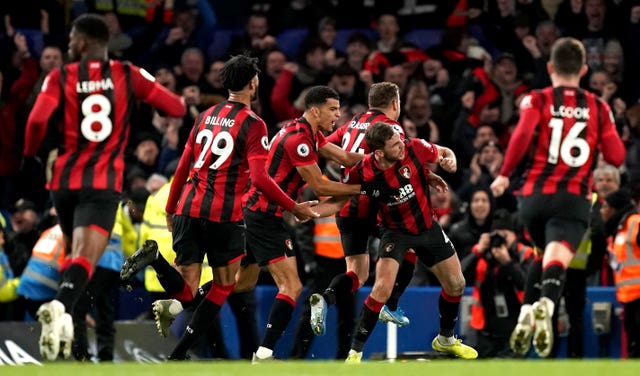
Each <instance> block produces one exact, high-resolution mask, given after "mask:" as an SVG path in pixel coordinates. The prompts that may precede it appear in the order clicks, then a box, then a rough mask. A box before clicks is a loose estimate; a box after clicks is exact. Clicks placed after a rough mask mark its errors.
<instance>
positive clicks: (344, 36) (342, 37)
mask: <svg viewBox="0 0 640 376" xmlns="http://www.w3.org/2000/svg"><path fill="white" fill-rule="evenodd" d="M353 33H362V34H364V35H366V36H367V37H369V39H370V40H371V42H374V41H376V40H378V32H377V31H375V30H373V29H338V30H336V40H335V41H334V42H333V46H334V47H335V48H336V50H337V51H338V52H342V53H346V52H347V42H348V41H349V38H350V37H351V34H353Z"/></svg>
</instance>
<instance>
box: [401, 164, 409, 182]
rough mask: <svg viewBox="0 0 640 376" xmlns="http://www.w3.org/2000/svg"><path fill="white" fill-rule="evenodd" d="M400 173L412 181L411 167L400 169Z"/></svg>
mask: <svg viewBox="0 0 640 376" xmlns="http://www.w3.org/2000/svg"><path fill="white" fill-rule="evenodd" d="M398 172H399V173H400V175H402V177H404V178H405V179H411V168H410V167H409V166H406V165H405V166H402V167H400V169H399V170H398Z"/></svg>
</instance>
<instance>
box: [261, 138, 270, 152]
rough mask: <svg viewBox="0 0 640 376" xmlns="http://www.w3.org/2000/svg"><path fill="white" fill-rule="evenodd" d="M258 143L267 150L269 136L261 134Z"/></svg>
mask: <svg viewBox="0 0 640 376" xmlns="http://www.w3.org/2000/svg"><path fill="white" fill-rule="evenodd" d="M260 143H261V144H262V147H263V148H264V149H265V150H269V137H267V136H262V138H261V139H260Z"/></svg>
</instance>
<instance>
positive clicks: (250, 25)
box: [0, 0, 640, 329]
mask: <svg viewBox="0 0 640 376" xmlns="http://www.w3.org/2000/svg"><path fill="white" fill-rule="evenodd" d="M32 3H34V4H36V5H35V6H29V7H28V8H27V9H23V5H22V4H20V3H19V2H2V4H1V5H0V14H1V15H2V18H3V22H2V24H0V213H1V215H0V224H1V226H2V234H1V235H0V240H2V242H1V243H0V250H2V251H4V254H5V255H6V257H4V258H2V257H0V267H1V268H4V269H5V271H6V269H10V270H11V278H20V276H21V275H22V274H23V271H24V270H25V267H26V266H27V263H28V262H29V259H30V257H31V254H32V250H33V249H34V246H35V245H36V243H37V242H38V239H39V238H40V236H41V235H42V233H43V232H44V231H45V230H47V229H49V228H51V227H52V226H53V225H55V212H52V211H51V210H50V209H51V206H52V204H51V201H50V199H49V196H48V192H47V190H46V181H47V179H48V176H47V174H43V175H42V176H26V175H25V174H24V173H23V170H22V169H21V156H22V148H23V145H24V135H25V123H26V119H27V117H28V114H29V112H30V109H31V107H32V106H33V104H34V100H35V97H36V95H37V93H38V92H39V91H40V87H41V85H42V84H43V82H44V78H45V76H46V75H47V73H48V72H50V71H51V70H52V69H54V68H55V67H58V66H60V65H61V64H62V63H63V62H65V59H66V54H67V52H66V50H67V41H68V32H69V25H70V22H71V20H73V19H74V18H75V17H76V16H78V15H80V14H82V13H85V12H96V13H100V14H103V15H104V17H105V19H106V20H107V22H108V25H109V28H110V32H111V41H110V44H109V54H110V56H111V57H113V58H116V59H122V60H130V61H132V62H133V63H135V64H136V65H139V66H140V67H143V68H145V69H146V70H147V71H148V72H149V73H150V74H152V75H153V76H155V77H156V79H157V80H158V81H159V82H160V83H162V84H163V85H164V86H165V87H167V88H169V89H170V90H171V91H173V92H175V93H177V94H179V95H181V96H183V97H184V100H185V102H186V104H187V106H188V111H187V114H186V115H185V116H184V117H183V118H170V117H163V116H161V115H162V114H158V113H157V112H156V111H155V110H154V109H152V108H151V107H150V106H148V105H146V104H142V103H140V104H138V105H137V107H136V109H135V111H134V113H133V114H132V121H131V124H132V128H131V133H132V134H131V137H130V142H129V144H128V145H127V146H126V150H127V151H126V165H125V176H124V179H125V180H124V181H125V189H124V197H123V210H124V214H123V215H125V216H126V220H125V222H128V223H129V224H130V227H131V228H132V229H134V231H133V232H134V233H135V231H136V230H135V229H136V228H138V227H139V226H140V224H141V223H142V222H143V217H142V212H144V210H145V201H146V200H147V197H149V195H152V196H151V197H154V196H153V195H154V194H155V193H156V192H158V191H159V190H160V189H161V188H162V187H163V186H165V184H167V182H168V181H169V180H170V179H171V177H172V173H173V171H174V170H175V165H176V160H177V159H178V158H179V157H180V155H181V153H182V150H183V147H184V144H185V141H186V138H187V137H188V135H189V132H190V130H191V127H192V125H193V123H194V120H195V119H196V117H197V115H198V113H199V112H200V111H202V110H204V109H206V108H208V107H209V106H211V105H213V104H216V103H219V102H221V101H223V100H225V99H226V96H227V93H226V91H225V90H223V89H222V85H221V81H220V69H221V67H222V65H223V63H224V61H225V60H227V59H228V58H229V57H231V56H233V55H235V54H240V53H249V54H251V55H252V56H254V57H257V58H259V61H260V66H261V69H262V72H261V73H260V76H259V78H260V86H259V96H258V98H257V99H256V101H255V103H254V105H253V109H254V110H255V112H256V113H257V114H259V115H260V116H261V117H262V118H263V119H264V120H265V122H266V124H267V127H268V131H269V135H270V136H273V135H275V134H276V132H277V131H278V130H279V129H280V128H281V127H283V126H284V125H286V124H287V123H288V122H290V121H291V120H293V119H295V118H297V117H299V116H300V115H301V114H302V113H303V110H304V103H303V97H304V94H305V93H306V91H307V89H308V88H310V87H312V86H314V85H328V86H330V87H331V88H333V89H335V90H336V91H337V92H338V93H339V94H340V104H341V109H340V111H341V118H340V120H339V121H338V122H337V125H342V124H343V123H344V122H346V121H348V120H349V119H351V117H352V116H353V115H355V114H357V113H359V112H362V111H364V110H366V108H367V90H368V87H369V86H370V85H372V84H373V83H375V82H380V81H389V82H393V83H396V84H397V85H398V86H399V87H400V90H401V104H402V112H401V117H400V119H399V122H400V124H401V125H402V126H403V128H404V130H405V133H406V134H407V135H408V136H409V137H419V138H423V139H425V140H429V141H431V142H434V143H438V144H440V145H444V146H447V147H449V148H451V149H452V150H453V151H454V152H455V153H456V155H457V158H458V166H459V168H458V172H456V173H454V174H449V173H446V172H445V171H441V170H438V169H437V167H436V166H435V165H434V166H431V167H432V168H433V169H434V171H435V172H437V173H438V174H441V175H442V176H443V178H444V179H445V180H446V181H447V182H448V184H449V185H450V190H449V192H445V193H434V194H433V197H432V202H433V204H434V206H435V207H436V210H435V215H436V217H437V219H438V220H439V222H440V223H441V225H442V227H443V229H445V231H446V232H447V233H448V234H449V235H450V237H451V239H452V240H453V242H454V244H455V247H456V250H457V252H458V255H459V258H460V259H461V260H465V258H467V257H468V256H469V255H472V254H473V253H474V252H475V251H474V249H475V248H474V247H475V246H476V245H477V244H479V243H480V242H481V241H483V240H482V236H483V234H486V233H489V232H491V231H492V230H495V229H504V230H508V231H509V232H510V234H512V236H513V237H512V238H510V239H509V246H511V245H512V244H513V247H514V248H513V249H514V252H516V253H513V254H512V255H511V258H514V259H515V260H520V261H522V265H519V267H520V268H521V270H520V271H519V272H518V275H520V276H522V274H523V273H524V272H523V270H525V269H524V268H525V267H526V265H527V264H526V263H527V260H526V259H527V258H526V257H522V258H520V257H519V256H518V253H517V252H518V250H517V247H518V246H519V245H520V243H522V244H530V243H529V242H528V239H527V237H526V234H525V233H524V232H523V231H522V226H520V225H519V223H518V221H517V215H516V214H517V201H516V198H515V197H516V195H517V190H518V184H517V182H518V177H517V176H514V177H512V182H514V183H513V184H512V188H511V189H510V191H508V192H507V193H506V194H504V195H502V196H501V197H499V198H498V199H494V198H493V197H492V195H491V191H490V189H489V185H490V184H491V182H492V181H493V180H494V178H495V177H496V176H497V175H498V173H499V171H500V168H501V166H502V163H503V159H504V150H505V148H506V146H507V144H508V141H509V138H510V134H511V132H512V131H513V128H514V127H515V125H516V123H517V121H518V116H519V113H518V112H519V110H518V108H519V103H520V100H521V99H522V98H523V97H524V95H525V94H526V93H528V92H529V91H530V90H536V89H540V88H543V87H545V86H548V85H550V80H549V76H548V74H547V70H546V69H547V68H546V63H547V61H548V59H549V54H550V48H551V45H552V44H553V42H554V41H555V40H557V39H558V38H560V37H562V36H572V37H575V38H577V39H579V40H581V41H582V42H583V44H584V46H585V48H586V51H587V64H588V66H589V72H588V73H587V75H586V76H585V77H584V79H583V82H582V83H581V84H582V88H584V89H586V90H590V91H592V92H594V93H597V94H598V95H599V96H600V97H601V98H602V99H603V100H604V101H606V102H607V103H608V104H609V105H610V106H611V109H612V111H613V115H614V117H615V123H616V126H617V130H618V132H619V134H620V135H621V137H622V138H623V141H624V142H625V145H626V147H627V157H626V160H625V163H624V165H623V167H622V168H621V169H620V170H618V169H615V168H614V169H613V170H612V169H611V168H608V167H607V166H606V165H605V164H604V162H601V163H599V166H598V167H599V170H598V171H599V172H600V174H601V175H599V176H600V177H601V176H603V175H606V174H611V175H613V176H614V177H613V178H611V179H613V180H614V181H615V182H616V184H617V186H618V188H620V187H623V188H627V189H628V190H629V191H630V192H632V197H633V199H636V200H638V199H640V70H638V69H637V67H638V66H640V49H639V48H638V40H640V1H639V0H458V1H429V0H424V1H421V0H418V1H409V0H407V1H380V0H367V1H363V0H361V1H325V2H322V1H309V0H292V1H261V0H236V1H222V0H130V1H120V0H85V1H82V0H68V1H62V0H37V1H33V2H32ZM59 116H60V114H59V113H58V114H55V116H54V117H53V118H52V119H50V123H49V130H48V133H47V138H46V141H45V145H47V147H42V148H41V149H40V152H39V153H40V154H39V157H40V159H41V160H43V161H46V162H47V163H51V161H52V160H53V159H54V158H55V155H56V150H55V149H54V146H55V145H57V140H58V139H57V137H58V135H57V132H56V130H57V128H56V120H57V118H58V117H59ZM594 182H595V184H596V191H597V192H598V193H601V192H600V190H601V189H604V190H605V191H606V189H607V188H606V187H603V186H602V184H603V183H602V182H601V181H600V180H598V176H596V179H594ZM599 183H600V184H601V185H600V186H598V185H597V184H599ZM606 193H608V192H606ZM598 200H599V202H602V200H603V197H600V198H599V199H598ZM160 206H162V205H160ZM496 212H499V217H500V225H498V226H497V227H496V225H493V226H492V224H491V221H492V218H493V217H494V213H496ZM505 212H506V213H508V215H507V216H508V217H509V220H505V214H504V213H505ZM292 226H295V224H292ZM593 232H597V231H593ZM510 236H511V235H510ZM133 242H134V243H136V242H137V240H133ZM593 247H594V248H593V249H594V250H593V251H592V252H591V256H590V257H591V258H592V259H593V260H590V262H589V265H588V267H587V268H588V271H589V275H590V276H591V277H590V278H589V279H588V281H589V284H590V285H612V281H611V279H610V278H607V276H610V275H611V270H610V269H608V264H607V262H606V261H607V260H606V259H607V252H606V251H605V249H604V248H603V247H606V244H601V243H598V242H595V241H594V243H593ZM596 247H600V249H598V250H597V251H596ZM130 248H132V249H133V250H135V248H137V246H136V245H134V246H131V247H130ZM299 248H300V249H305V248H309V247H305V246H300V247H299ZM130 252H131V250H129V253H130ZM1 254H2V252H0V255H1ZM298 259H299V260H304V261H303V262H307V263H308V264H309V265H306V267H307V268H306V270H307V271H309V270H310V268H311V265H312V263H313V257H299V258H298ZM373 259H374V258H373ZM3 260H6V263H7V264H8V265H3ZM520 261H516V263H518V264H519V263H520ZM470 265H471V266H469V267H468V269H467V270H464V273H465V277H466V278H467V285H468V286H473V285H474V283H475V280H476V278H477V277H476V275H475V274H476V272H477V268H476V264H475V263H471V264H470ZM464 267H465V264H464V263H463V268H464ZM300 270H301V276H302V277H303V278H304V275H305V274H304V270H305V265H300ZM6 276H9V274H8V273H7V274H6ZM372 278H373V276H372ZM0 281H1V279H0ZM261 281H262V282H265V283H268V282H269V280H268V277H267V276H264V278H261ZM370 281H373V279H370ZM436 282H437V281H436V279H435V278H434V277H433V276H432V275H430V274H429V272H428V271H426V269H425V268H420V267H418V268H417V270H416V274H415V276H414V280H413V284H414V285H431V284H435V283H436ZM141 285H142V284H141ZM0 286H2V284H0ZM516 287H517V286H516ZM520 288H521V287H520ZM0 291H1V290H0ZM152 291H153V290H152ZM153 293H154V294H155V293H156V291H153ZM1 297H2V294H1V293H0V298H1ZM1 300H2V299H0V301H1ZM28 300H29V299H28V298H27V297H24V296H22V297H18V299H17V300H13V301H12V302H9V303H0V320H21V319H24V317H25V312H28V311H29V310H28V309H27V306H28V304H27V301H28ZM510 303H511V302H510ZM515 312H517V311H515ZM516 314H517V313H516ZM479 329H482V328H481V327H480V328H479Z"/></svg>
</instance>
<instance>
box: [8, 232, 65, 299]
mask: <svg viewBox="0 0 640 376" xmlns="http://www.w3.org/2000/svg"><path fill="white" fill-rule="evenodd" d="M65 257H66V252H65V244H64V236H63V235H62V229H61V228H60V225H55V226H53V227H50V228H48V229H46V230H45V231H44V232H43V233H42V235H40V239H38V242H37V243H36V245H35V246H34V247H33V250H32V251H31V258H30V259H29V262H28V263H27V266H26V267H25V269H24V271H23V272H22V276H20V284H19V285H18V289H17V293H18V295H21V296H24V297H25V298H27V299H31V300H49V299H52V298H53V297H54V296H55V295H56V292H57V291H58V279H59V275H60V266H61V265H62V263H63V262H64V259H65Z"/></svg>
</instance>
